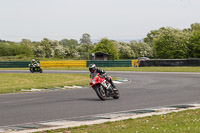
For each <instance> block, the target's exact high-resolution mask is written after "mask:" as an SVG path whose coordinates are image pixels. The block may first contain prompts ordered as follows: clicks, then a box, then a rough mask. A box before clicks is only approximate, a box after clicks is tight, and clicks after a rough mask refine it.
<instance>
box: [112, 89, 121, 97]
mask: <svg viewBox="0 0 200 133" xmlns="http://www.w3.org/2000/svg"><path fill="white" fill-rule="evenodd" d="M119 97H120V95H119V90H118V89H117V90H116V91H114V96H113V99H119Z"/></svg>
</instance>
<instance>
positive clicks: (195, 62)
mask: <svg viewBox="0 0 200 133" xmlns="http://www.w3.org/2000/svg"><path fill="white" fill-rule="evenodd" d="M139 66H140V67H145V66H200V59H162V60H148V61H141V62H140V65H139Z"/></svg>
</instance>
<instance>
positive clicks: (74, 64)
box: [40, 61, 86, 68]
mask: <svg viewBox="0 0 200 133" xmlns="http://www.w3.org/2000/svg"><path fill="white" fill-rule="evenodd" d="M40 66H41V67H43V68H44V67H61V68H64V67H67V68H71V67H86V61H40Z"/></svg>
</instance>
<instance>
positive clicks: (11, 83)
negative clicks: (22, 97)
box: [0, 73, 89, 93]
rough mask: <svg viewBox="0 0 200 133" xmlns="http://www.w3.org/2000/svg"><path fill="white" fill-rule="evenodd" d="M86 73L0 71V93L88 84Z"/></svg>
mask: <svg viewBox="0 0 200 133" xmlns="http://www.w3.org/2000/svg"><path fill="white" fill-rule="evenodd" d="M88 83H89V75H87V74H44V73H31V74H30V73H27V74H23V73H0V93H14V92H20V90H21V89H31V88H51V87H62V86H68V85H69V86H70V85H88Z"/></svg>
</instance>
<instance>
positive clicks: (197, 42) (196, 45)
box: [189, 30, 200, 58]
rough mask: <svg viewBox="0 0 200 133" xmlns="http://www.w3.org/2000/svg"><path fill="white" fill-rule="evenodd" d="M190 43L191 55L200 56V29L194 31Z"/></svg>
mask: <svg viewBox="0 0 200 133" xmlns="http://www.w3.org/2000/svg"><path fill="white" fill-rule="evenodd" d="M189 44H190V45H189V49H190V57H193V58H200V30H199V31H194V32H192V35H191V38H190V43H189Z"/></svg>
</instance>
